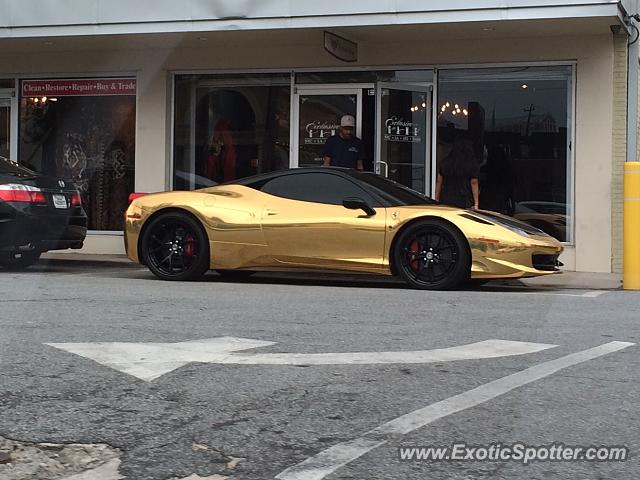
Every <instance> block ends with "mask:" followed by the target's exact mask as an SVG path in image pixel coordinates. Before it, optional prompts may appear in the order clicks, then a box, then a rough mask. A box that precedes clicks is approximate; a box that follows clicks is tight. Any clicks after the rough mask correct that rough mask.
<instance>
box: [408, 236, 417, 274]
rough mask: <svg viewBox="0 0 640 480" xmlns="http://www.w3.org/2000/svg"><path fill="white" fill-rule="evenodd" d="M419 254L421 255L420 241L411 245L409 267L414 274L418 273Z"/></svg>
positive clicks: (415, 241)
mask: <svg viewBox="0 0 640 480" xmlns="http://www.w3.org/2000/svg"><path fill="white" fill-rule="evenodd" d="M418 253H420V243H418V240H414V241H413V242H411V245H409V266H410V267H411V270H413V271H414V272H417V271H418V269H419V265H418Z"/></svg>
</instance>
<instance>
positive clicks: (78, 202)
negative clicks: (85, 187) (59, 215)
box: [71, 193, 82, 207]
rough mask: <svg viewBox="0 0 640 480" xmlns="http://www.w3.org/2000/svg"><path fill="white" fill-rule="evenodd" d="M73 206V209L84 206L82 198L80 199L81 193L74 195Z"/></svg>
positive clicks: (72, 198)
mask: <svg viewBox="0 0 640 480" xmlns="http://www.w3.org/2000/svg"><path fill="white" fill-rule="evenodd" d="M71 206H72V207H80V206H82V197H80V194H79V193H74V194H73V195H71Z"/></svg>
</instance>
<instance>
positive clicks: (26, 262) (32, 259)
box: [0, 250, 42, 270]
mask: <svg viewBox="0 0 640 480" xmlns="http://www.w3.org/2000/svg"><path fill="white" fill-rule="evenodd" d="M40 255H42V252H40V251H38V250H31V251H28V252H19V253H16V252H10V253H4V254H2V257H0V267H2V268H4V269H5V270H24V269H25V268H27V267H30V266H31V265H35V264H36V263H38V260H40Z"/></svg>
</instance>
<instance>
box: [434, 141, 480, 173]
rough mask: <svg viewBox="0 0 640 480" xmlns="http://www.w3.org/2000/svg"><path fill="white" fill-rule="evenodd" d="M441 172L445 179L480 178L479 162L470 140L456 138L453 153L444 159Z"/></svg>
mask: <svg viewBox="0 0 640 480" xmlns="http://www.w3.org/2000/svg"><path fill="white" fill-rule="evenodd" d="M440 172H441V174H442V176H443V177H464V178H473V177H477V176H478V162H477V161H476V159H475V155H474V153H473V146H472V144H471V141H470V140H469V139H467V138H465V137H461V136H458V137H456V138H454V140H453V147H452V148H451V152H449V154H448V155H447V156H446V157H444V158H443V159H442V167H441V168H440Z"/></svg>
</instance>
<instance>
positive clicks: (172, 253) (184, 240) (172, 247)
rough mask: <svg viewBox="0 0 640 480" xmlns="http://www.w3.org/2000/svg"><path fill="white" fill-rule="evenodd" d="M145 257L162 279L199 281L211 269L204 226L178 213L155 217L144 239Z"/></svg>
mask: <svg viewBox="0 0 640 480" xmlns="http://www.w3.org/2000/svg"><path fill="white" fill-rule="evenodd" d="M141 246H142V256H143V258H144V260H145V262H146V265H147V266H148V267H149V270H151V272H153V274H154V275H155V276H156V277H158V278H161V279H162V280H182V281H185V280H197V279H199V278H201V277H202V276H203V275H204V274H205V273H206V272H207V270H209V241H208V238H207V235H206V234H205V232H204V230H203V228H202V225H200V223H199V222H198V221H197V220H195V219H194V218H193V217H191V216H190V215H187V214H182V213H178V212H172V213H166V214H163V215H160V216H158V217H156V218H154V219H153V220H152V221H151V223H150V224H149V226H148V227H147V228H146V229H145V231H144V234H143V237H142V242H141Z"/></svg>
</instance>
